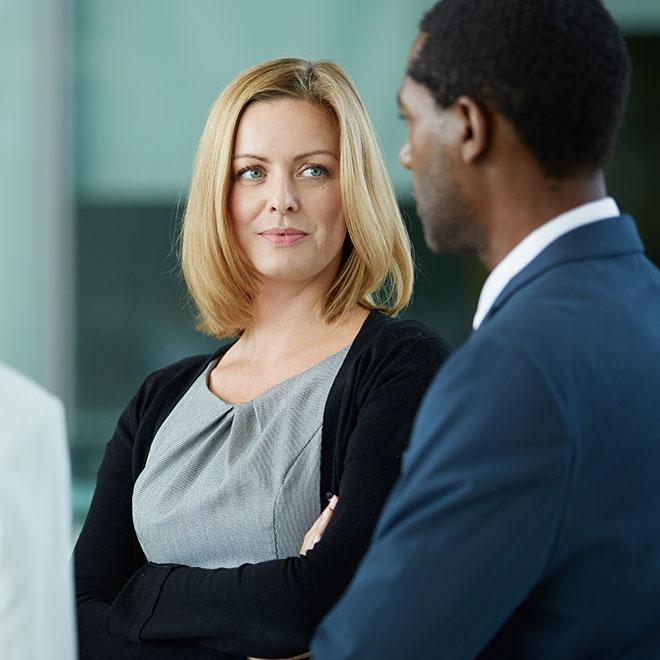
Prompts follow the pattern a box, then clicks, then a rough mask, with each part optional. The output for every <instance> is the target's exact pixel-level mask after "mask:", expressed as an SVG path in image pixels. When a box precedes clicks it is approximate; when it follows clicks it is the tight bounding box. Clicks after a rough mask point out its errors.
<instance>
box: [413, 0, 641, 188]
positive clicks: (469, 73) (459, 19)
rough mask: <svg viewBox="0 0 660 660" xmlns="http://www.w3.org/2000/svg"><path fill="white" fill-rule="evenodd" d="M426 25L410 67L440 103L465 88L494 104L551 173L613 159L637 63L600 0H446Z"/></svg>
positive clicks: (429, 15) (586, 168)
mask: <svg viewBox="0 0 660 660" xmlns="http://www.w3.org/2000/svg"><path fill="white" fill-rule="evenodd" d="M420 30H421V32H422V33H424V34H425V35H426V39H425V41H424V42H423V44H422V47H421V49H420V51H419V53H418V54H417V56H416V57H415V59H414V60H413V61H412V62H411V64H410V66H409V69H408V75H409V76H410V77H411V78H412V79H413V80H415V81H417V82H419V83H422V84H424V85H426V86H427V87H428V88H429V90H430V91H431V93H432V94H433V97H434V99H435V101H436V103H438V104H439V105H440V107H443V108H448V107H450V106H451V105H453V103H454V102H455V101H456V100H457V99H458V98H459V97H460V96H462V95H465V96H469V97H471V98H473V99H474V100H475V101H477V102H480V103H482V104H485V105H487V106H489V107H491V108H493V109H494V110H496V111H497V112H499V113H500V114H502V115H503V116H504V117H505V118H506V119H507V120H508V121H509V122H511V124H512V125H513V126H514V128H515V129H516V131H517V134H518V136H519V138H520V140H521V142H522V143H523V144H525V145H526V146H527V148H529V149H530V151H531V152H532V153H533V154H534V155H535V157H536V159H537V160H538V162H539V163H540V165H541V167H542V168H543V169H544V171H545V172H546V173H547V174H548V175H550V176H553V177H556V178H559V179H561V178H566V177H569V176H573V175H575V174H578V173H587V172H593V171H596V170H598V169H600V168H602V167H604V166H605V165H606V163H607V161H608V159H609V158H610V156H611V153H612V151H613V147H614V142H615V139H616V134H617V132H618V129H619V125H620V123H621V119H622V116H623V112H624V109H625V105H626V100H627V97H628V91H629V86H630V72H631V65H630V58H629V56H628V51H627V49H626V45H625V42H624V39H623V37H622V35H621V32H620V30H619V28H618V26H617V25H616V23H615V22H614V20H613V19H612V17H611V16H610V15H609V13H608V12H607V10H606V9H605V7H604V6H603V4H602V2H601V1H600V0H441V2H438V3H437V4H436V5H435V6H434V7H433V8H432V9H431V10H430V11H429V12H428V13H427V14H426V15H425V16H424V18H423V19H422V22H421V24H420Z"/></svg>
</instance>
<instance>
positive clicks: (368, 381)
mask: <svg viewBox="0 0 660 660" xmlns="http://www.w3.org/2000/svg"><path fill="white" fill-rule="evenodd" d="M227 348H228V347H227V346H225V347H223V348H222V349H220V350H219V351H218V352H217V353H216V354H215V356H211V355H202V356H196V357H191V358H187V359H185V360H182V361H180V362H177V363H176V364H174V365H171V366H169V367H166V368H165V369H162V370H160V371H157V372H155V373H153V374H151V375H150V376H149V377H148V378H147V379H146V380H145V381H144V383H143V384H142V386H141V387H140V389H139V391H138V393H137V394H136V396H135V397H134V398H133V399H132V400H131V402H130V403H129V404H128V406H127V408H126V409H125V410H124V412H123V414H122V415H121V418H120V419H119V422H118V425H117V428H116V430H115V433H114V435H113V436H112V438H111V440H110V442H109V443H108V445H107V447H106V451H105V455H104V457H103V461H102V463H101V466H100V468H99V472H98V476H97V484H96V490H95V492H94V497H93V499H92V503H91V506H90V510H89V513H88V516H87V519H86V521H85V524H84V526H83V529H82V532H81V534H80V538H79V539H78V543H77V545H76V549H75V572H76V594H77V606H78V628H79V651H80V659H81V660H87V659H94V660H101V659H106V658H107V659H108V660H110V659H112V660H129V659H133V658H135V659H140V660H147V659H152V658H153V659H154V660H156V659H158V660H170V659H172V660H174V659H177V660H178V659H182V660H184V659H186V660H187V659H191V660H192V659H196V658H224V659H225V660H226V659H227V658H229V657H231V654H234V655H238V656H245V655H255V656H261V657H278V658H282V657H286V656H291V655H295V654H298V653H302V652H304V651H305V650H306V649H307V648H308V646H309V642H310V639H311V636H312V634H313V632H314V630H315V628H316V626H317V625H318V623H319V622H320V620H321V619H322V618H323V616H324V615H325V614H326V613H327V612H328V610H329V609H330V608H331V607H332V606H333V604H334V603H335V602H336V601H337V600H338V599H339V597H340V596H341V594H342V593H343V591H344V590H345V589H346V587H347V586H348V583H349V581H350V579H351V577H352V576H353V573H354V572H355V569H356V567H357V565H358V562H359V561H360V558H361V557H362V556H363V555H364V553H365V552H366V550H367V547H368V544H369V540H370V538H371V534H372V532H373V529H374V527H375V524H376V521H377V518H378V515H379V513H380V511H381V509H382V507H383V505H384V503H385V499H386V498H387V495H388V493H389V491H390V489H391V488H392V486H393V484H394V482H395V481H396V479H397V477H398V474H399V468H400V459H401V453H402V452H403V450H404V449H405V447H406V445H407V443H408V438H409V435H410V431H411V426H412V422H413V418H414V416H415V411H416V409H417V407H418V405H419V403H420V400H421V398H422V395H423V393H424V391H425V390H426V388H427V386H428V385H429V383H430V382H431V379H432V378H433V376H434V374H435V373H436V371H437V369H438V367H439V366H440V365H441V363H442V362H443V361H444V360H445V358H446V357H447V356H448V354H449V347H448V345H447V343H446V342H444V341H443V340H442V339H441V338H440V337H438V335H437V334H436V333H435V332H434V331H433V330H431V329H430V328H429V327H428V326H426V325H424V324H422V323H418V322H415V321H401V320H392V319H390V318H388V317H386V316H385V315H383V314H381V313H380V312H372V313H371V314H370V315H369V316H368V317H367V320H366V321H365V323H364V325H363V327H362V328H361V330H360V331H359V333H358V335H357V336H356V338H355V340H354V342H353V345H352V346H351V348H350V350H349V352H348V354H347V356H346V358H345V360H344V363H343V364H342V366H341V368H340V370H339V372H338V374H337V376H336V377H335V380H334V382H333V385H332V388H331V390H330V393H329V395H328V399H327V402H326V406H325V410H324V415H323V430H322V445H321V446H322V449H321V483H320V490H319V500H320V502H321V506H322V507H324V506H325V505H326V503H327V494H328V493H336V494H337V495H339V498H340V501H339V505H338V507H337V509H336V511H335V514H334V516H333V518H332V520H331V522H330V524H329V526H328V528H327V530H326V532H325V534H324V537H323V540H322V541H321V543H319V544H318V545H316V547H315V548H314V549H313V550H311V551H310V552H308V553H307V555H306V556H296V557H289V558H286V559H277V560H272V561H267V562H262V563H258V564H245V565H243V566H240V567H238V568H233V569H222V568H221V569H202V568H191V567H187V566H180V565H172V564H167V565H163V564H160V565H158V564H152V563H148V562H147V561H146V559H145V557H144V554H143V552H142V549H141V548H140V545H139V542H138V540H137V538H136V536H135V530H134V528H133V520H132V508H131V498H132V493H133V485H134V483H135V480H136V479H137V477H138V475H139V474H140V472H141V470H142V469H143V467H144V465H145V462H146V459H147V455H148V453H149V447H150V445H151V442H152V440H153V438H154V436H155V434H156V431H157V430H158V428H159V427H160V425H161V424H162V423H163V421H164V420H165V418H166V417H167V415H169V413H170V412H171V410H172V409H173V408H174V406H175V405H176V403H177V402H178V401H179V399H180V398H181V397H182V396H183V394H184V393H185V392H186V390H187V389H188V388H189V387H190V385H191V384H192V383H193V381H194V380H195V379H196V378H197V377H198V376H199V375H200V373H201V372H202V371H203V370H204V368H205V367H206V366H207V365H208V363H209V361H210V360H211V359H213V357H217V356H219V355H221V354H222V353H223V352H225V351H226V350H227ZM216 649H217V650H216ZM220 650H221V651H220Z"/></svg>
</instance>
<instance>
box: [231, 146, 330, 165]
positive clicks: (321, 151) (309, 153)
mask: <svg viewBox="0 0 660 660" xmlns="http://www.w3.org/2000/svg"><path fill="white" fill-rule="evenodd" d="M321 154H326V155H327V156H332V157H333V158H334V159H336V160H339V156H337V154H335V153H333V152H332V151H328V150H326V149H316V150H314V151H306V152H305V153H304V154H298V155H297V156H294V160H304V159H305V158H309V157H310V156H319V155H321ZM239 158H253V159H254V160H260V161H262V162H264V163H270V160H269V159H268V158H266V157H265V156H258V155H257V154H236V155H235V156H234V158H233V160H238V159H239Z"/></svg>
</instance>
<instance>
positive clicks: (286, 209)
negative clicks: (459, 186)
mask: <svg viewBox="0 0 660 660" xmlns="http://www.w3.org/2000/svg"><path fill="white" fill-rule="evenodd" d="M270 211H271V213H279V214H284V213H296V212H297V211H298V198H297V194H296V190H295V186H294V184H293V183H292V182H291V181H289V179H288V178H287V177H281V178H279V179H276V180H274V181H273V192H272V197H271V202H270Z"/></svg>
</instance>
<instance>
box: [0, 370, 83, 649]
mask: <svg viewBox="0 0 660 660" xmlns="http://www.w3.org/2000/svg"><path fill="white" fill-rule="evenodd" d="M70 549H71V508H70V474H69V456H68V451H67V444H66V430H65V421H64V410H63V407H62V404H61V403H60V402H59V401H58V400H57V399H56V398H55V397H53V396H51V395H50V394H48V393H47V392H46V391H45V390H42V389H41V388H40V387H38V386H37V385H34V384H33V383H32V382H30V381H29V380H28V379H27V378H25V377H24V376H22V375H20V374H18V373H17V372H15V371H13V370H11V369H9V368H7V367H5V366H3V365H1V364H0V657H1V658H6V659H7V660H74V658H75V657H76V643H75V634H74V616H73V612H74V609H73V580H72V576H71V567H70V565H69V555H70Z"/></svg>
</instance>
